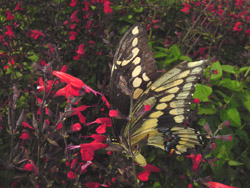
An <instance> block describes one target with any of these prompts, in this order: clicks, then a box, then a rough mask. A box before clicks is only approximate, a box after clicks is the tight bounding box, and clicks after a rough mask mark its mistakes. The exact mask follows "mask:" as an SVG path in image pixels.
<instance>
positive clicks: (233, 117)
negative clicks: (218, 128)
mask: <svg viewBox="0 0 250 188" xmlns="http://www.w3.org/2000/svg"><path fill="white" fill-rule="evenodd" d="M220 118H221V120H222V121H226V120H229V121H230V124H231V125H232V126H235V127H241V118H240V113H239V111H238V109H237V108H227V109H225V110H221V111H220Z"/></svg>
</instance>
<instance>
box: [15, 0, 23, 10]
mask: <svg viewBox="0 0 250 188" xmlns="http://www.w3.org/2000/svg"><path fill="white" fill-rule="evenodd" d="M18 10H21V11H24V9H23V8H20V2H19V3H18V4H17V5H16V8H15V11H18Z"/></svg>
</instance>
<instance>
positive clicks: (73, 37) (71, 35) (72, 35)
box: [69, 31, 77, 40]
mask: <svg viewBox="0 0 250 188" xmlns="http://www.w3.org/2000/svg"><path fill="white" fill-rule="evenodd" d="M69 34H70V36H69V40H76V35H77V32H75V31H71V32H69Z"/></svg>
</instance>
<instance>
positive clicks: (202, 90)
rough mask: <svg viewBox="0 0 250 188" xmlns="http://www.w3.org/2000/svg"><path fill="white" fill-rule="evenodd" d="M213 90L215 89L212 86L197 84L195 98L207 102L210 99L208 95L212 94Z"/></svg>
mask: <svg viewBox="0 0 250 188" xmlns="http://www.w3.org/2000/svg"><path fill="white" fill-rule="evenodd" d="M212 92H213V90H212V88H211V87H208V86H205V85H201V84H196V87H195V92H194V95H193V98H198V99H200V101H201V102H207V101H209V99H208V97H209V96H210V95H211V94H212Z"/></svg>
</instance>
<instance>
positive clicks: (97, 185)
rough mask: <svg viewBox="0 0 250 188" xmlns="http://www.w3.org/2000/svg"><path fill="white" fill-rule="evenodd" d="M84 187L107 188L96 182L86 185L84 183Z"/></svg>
mask: <svg viewBox="0 0 250 188" xmlns="http://www.w3.org/2000/svg"><path fill="white" fill-rule="evenodd" d="M85 186H86V187H87V188H98V187H100V186H102V187H109V186H108V185H105V184H100V183H97V182H88V183H85Z"/></svg>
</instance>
